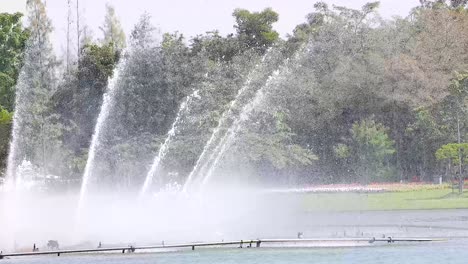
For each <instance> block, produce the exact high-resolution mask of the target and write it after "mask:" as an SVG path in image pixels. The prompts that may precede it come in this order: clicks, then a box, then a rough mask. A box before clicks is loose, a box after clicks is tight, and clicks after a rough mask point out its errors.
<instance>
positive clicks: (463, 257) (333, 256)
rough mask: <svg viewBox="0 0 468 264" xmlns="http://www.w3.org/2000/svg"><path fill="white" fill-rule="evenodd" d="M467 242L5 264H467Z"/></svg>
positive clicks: (218, 251) (199, 252) (206, 251)
mask: <svg viewBox="0 0 468 264" xmlns="http://www.w3.org/2000/svg"><path fill="white" fill-rule="evenodd" d="M467 260H468V240H467V239H454V240H450V241H446V242H430V243H416V244H397V243H395V244H380V245H376V246H366V247H339V248H243V249H239V248H235V249H234V248H224V249H200V250H195V251H190V250H189V251H175V252H165V253H133V254H83V255H64V256H60V257H56V256H38V257H21V258H14V259H5V260H2V263H4V264H20V263H24V264H27V263H35V264H46V263H47V264H55V263H70V264H85V263H141V264H146V263H158V264H164V263H170V264H178V263H194V264H196V263H200V264H201V263H203V264H205V263H269V264H274V263H328V264H333V263H372V264H377V263H380V264H386V263H392V264H394V263H412V264H418V263H424V264H426V263H452V264H457V263H467Z"/></svg>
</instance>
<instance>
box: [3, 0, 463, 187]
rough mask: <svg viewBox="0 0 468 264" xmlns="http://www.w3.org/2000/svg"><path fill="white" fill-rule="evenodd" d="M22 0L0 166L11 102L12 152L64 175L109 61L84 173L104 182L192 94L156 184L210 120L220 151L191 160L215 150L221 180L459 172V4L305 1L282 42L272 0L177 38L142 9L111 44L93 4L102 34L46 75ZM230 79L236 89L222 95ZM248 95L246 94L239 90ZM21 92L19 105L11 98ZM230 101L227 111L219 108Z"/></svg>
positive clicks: (8, 68) (206, 131) (73, 166)
mask: <svg viewBox="0 0 468 264" xmlns="http://www.w3.org/2000/svg"><path fill="white" fill-rule="evenodd" d="M28 6H29V10H30V11H31V15H30V17H29V23H28V28H27V29H25V28H24V27H23V26H22V25H21V23H20V17H21V14H13V15H10V14H0V40H1V42H0V80H1V81H0V106H1V108H0V132H1V134H0V159H1V160H2V162H0V165H1V167H2V168H4V167H5V160H6V153H7V145H8V142H9V140H10V133H9V131H10V126H11V124H10V120H11V117H12V115H11V114H10V113H9V112H11V111H13V110H15V114H16V115H20V116H21V115H22V116H24V118H23V119H22V120H23V123H21V124H18V125H17V128H16V129H22V130H28V131H29V132H28V133H27V137H24V138H20V139H19V140H22V141H23V144H22V145H23V146H27V147H25V149H23V150H21V153H16V154H15V155H17V156H16V157H15V159H16V162H17V163H20V162H21V160H22V159H28V160H30V161H32V162H33V164H34V165H35V166H37V167H40V168H43V169H44V170H45V171H46V172H47V173H52V174H57V175H63V176H65V177H71V178H79V177H80V175H81V174H82V172H83V168H84V165H85V162H86V157H87V152H88V150H89V149H88V148H89V143H90V140H91V136H92V134H93V130H94V126H95V123H96V119H97V115H98V113H99V110H100V106H101V104H102V98H103V93H104V92H105V91H106V89H107V85H108V78H110V77H112V76H113V71H114V69H115V68H116V65H118V64H119V62H120V64H121V65H120V67H121V68H122V69H121V72H120V73H121V75H120V76H119V79H118V80H119V81H118V83H117V84H116V85H117V88H118V89H116V95H115V105H113V106H112V110H111V111H112V114H111V117H110V120H109V124H108V126H109V127H108V128H107V129H106V130H105V131H106V132H105V133H104V135H103V143H102V145H101V146H100V149H99V155H98V156H99V161H98V164H99V166H98V171H99V173H100V174H103V175H111V176H109V178H108V179H105V180H110V181H113V180H114V179H115V178H119V179H126V180H121V181H119V182H121V184H124V185H125V184H129V185H130V183H129V182H130V179H131V178H137V179H138V180H137V181H139V182H141V181H142V180H143V178H144V176H145V173H146V172H147V171H148V168H149V166H150V165H151V162H152V160H153V158H154V156H155V155H156V154H157V151H158V149H159V147H160V144H161V143H162V142H163V141H164V138H165V136H166V134H167V132H168V130H169V129H170V127H171V124H172V122H173V121H174V119H175V117H176V115H177V113H178V110H179V106H180V104H181V102H182V101H184V100H185V99H184V98H186V97H187V96H189V95H190V94H192V93H193V92H194V91H197V92H196V96H194V97H193V100H192V101H191V102H190V106H189V107H188V108H187V109H185V112H183V113H181V114H182V115H183V116H182V119H183V122H182V123H181V124H180V126H179V127H178V130H177V131H176V137H175V140H174V141H173V142H172V144H171V146H170V148H169V151H168V155H167V157H166V158H165V159H164V161H163V169H162V171H160V172H158V173H159V174H160V175H164V176H161V177H159V180H160V181H167V179H168V178H171V177H172V178H173V179H175V180H178V181H180V180H183V179H184V178H185V177H186V176H187V174H188V173H189V172H190V171H191V169H192V168H193V166H194V165H195V163H196V162H197V160H198V159H199V157H200V154H201V153H202V151H203V147H204V146H205V143H206V142H207V141H208V140H209V138H210V135H211V133H212V132H213V130H214V129H215V128H216V127H217V126H218V125H219V124H221V127H220V131H224V132H226V135H228V136H226V137H225V138H224V139H223V140H225V141H226V142H227V143H226V146H228V148H226V149H220V150H216V151H215V149H213V151H215V152H214V153H216V155H214V156H213V157H211V158H210V157H208V158H207V160H206V162H210V161H215V162H219V164H220V165H219V166H218V167H217V169H219V171H222V170H224V172H229V173H224V174H225V175H227V176H228V177H229V175H231V174H232V173H233V172H234V173H241V174H243V175H250V176H252V175H257V176H258V177H255V179H256V180H259V179H260V180H263V181H266V182H288V183H290V184H297V183H299V182H327V183H328V182H364V183H369V182H374V181H401V180H403V181H404V180H414V179H420V180H424V181H430V180H432V179H433V178H435V177H437V178H438V177H439V176H443V177H444V178H445V179H446V180H449V179H451V177H458V178H459V179H460V180H461V179H462V178H463V176H464V175H465V167H466V166H467V165H468V162H466V161H465V159H466V157H465V156H466V153H465V152H466V149H467V148H466V146H465V145H466V144H467V143H464V142H465V141H466V140H467V139H466V137H467V136H468V119H467V115H466V114H467V113H466V111H467V103H468V102H467V99H468V98H467V96H466V95H467V94H468V86H467V85H468V74H467V73H466V72H467V71H468V46H467V43H468V30H467V28H468V9H466V1H448V2H447V3H446V2H444V1H421V5H420V6H417V7H415V8H414V9H413V10H412V12H411V14H410V15H409V16H408V17H406V18H394V19H391V20H384V19H382V18H381V17H380V16H379V15H378V12H377V10H378V7H379V3H378V2H372V3H368V4H366V5H364V6H363V7H362V8H361V9H359V10H354V9H349V8H346V7H341V6H332V7H330V6H328V5H327V4H326V3H323V2H319V3H316V4H315V6H314V7H315V10H314V11H313V12H312V13H310V14H309V15H308V16H307V17H306V22H305V23H303V24H300V25H298V26H297V27H296V28H295V29H294V31H293V33H292V34H291V35H290V36H288V37H287V38H286V39H281V38H280V37H279V35H278V33H277V32H276V31H274V30H273V24H274V23H275V22H277V21H278V19H279V16H278V14H277V13H276V12H275V11H273V10H272V9H269V8H267V9H265V10H263V11H261V12H250V11H248V10H244V9H236V10H234V12H233V17H234V18H235V25H234V28H235V30H236V32H235V34H230V35H228V36H225V37H224V36H221V35H220V34H219V33H218V32H217V31H216V30H214V31H212V32H208V33H206V34H204V35H198V36H195V37H193V38H192V39H190V40H189V41H188V42H189V43H190V44H189V45H187V41H185V38H184V36H182V35H180V34H178V33H165V34H160V33H159V31H158V30H156V29H155V28H154V27H153V26H152V25H151V23H150V17H149V15H147V14H145V15H143V16H142V18H141V20H140V22H139V23H138V24H137V25H136V26H135V28H134V30H133V31H132V32H131V34H130V36H129V37H128V38H127V39H128V40H129V41H128V43H126V41H125V39H126V36H125V35H124V33H123V31H122V29H121V27H120V22H119V20H118V18H117V17H116V15H115V12H114V9H113V8H112V7H111V6H107V12H108V13H107V15H106V19H105V24H104V26H103V27H102V29H103V30H102V31H103V32H102V33H103V37H102V39H101V40H100V41H93V40H91V39H90V38H89V37H88V38H87V40H86V41H85V40H83V42H86V43H84V44H83V45H81V49H80V51H79V56H78V58H77V59H76V62H75V63H74V64H73V67H72V69H71V70H67V72H66V73H63V74H62V76H58V75H57V72H59V71H58V70H57V69H58V68H60V66H59V63H58V61H57V60H56V59H55V57H54V55H53V52H52V49H51V47H50V43H49V42H48V34H49V33H50V32H51V30H52V29H51V27H50V22H49V20H48V18H47V17H46V15H45V10H44V8H45V7H44V5H43V4H42V2H41V1H40V0H29V1H28ZM28 38H29V40H28V44H27V45H26V44H25V41H26V39H28ZM25 46H27V48H26V49H25V48H24V47H25ZM125 47H127V49H126V50H127V51H126V52H124V48H125ZM33 58H41V59H40V60H37V59H36V60H35V59H33ZM22 64H24V66H23V67H22V70H21V74H19V76H20V77H19V82H18V83H16V81H17V79H18V72H19V68H20V66H21V65H22ZM67 69H68V68H67ZM15 85H16V87H17V88H16V95H17V103H16V108H15V109H13V107H14V105H13V103H12V101H13V98H14V97H15V89H14V88H13V87H15ZM244 86H249V87H251V88H249V89H247V94H246V95H245V96H244V97H240V98H238V100H237V101H236V105H233V106H232V107H231V106H230V103H231V102H232V101H233V100H234V98H236V94H237V93H238V91H239V90H240V89H242V88H243V87H244ZM262 87H263V88H264V89H260V88H262ZM257 93H260V97H258V98H260V99H256V100H257V101H255V102H251V101H249V100H252V99H254V98H257V97H256V94H257ZM32 97H34V100H32V101H34V106H33V107H32V108H31V106H24V105H22V103H23V104H24V102H25V101H26V100H27V101H28V102H29V101H30V98H32ZM23 98H26V99H23ZM21 100H23V101H21ZM230 107H231V111H232V112H231V113H230V114H232V115H234V116H240V117H241V118H239V120H237V121H236V120H235V118H233V117H232V116H227V117H226V115H223V113H226V111H228V109H230ZM23 109H27V111H26V110H23ZM30 109H33V111H30ZM223 118H224V119H226V120H223ZM26 141H27V142H26ZM46 142H47V143H46ZM213 148H214V147H213ZM39 150H40V151H39ZM211 159H212V160H211ZM456 166H458V167H456ZM448 167H450V168H449V169H448ZM455 167H456V168H458V169H454V168H455ZM207 173H212V172H207ZM455 175H458V176H455ZM250 176H249V177H250Z"/></svg>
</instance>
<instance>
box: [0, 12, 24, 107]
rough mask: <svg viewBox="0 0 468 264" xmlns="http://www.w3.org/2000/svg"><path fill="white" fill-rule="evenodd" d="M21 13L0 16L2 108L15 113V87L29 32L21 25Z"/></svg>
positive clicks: (0, 87)
mask: <svg viewBox="0 0 468 264" xmlns="http://www.w3.org/2000/svg"><path fill="white" fill-rule="evenodd" d="M22 16H23V15H22V14H21V13H15V14H8V13H1V14H0V106H3V107H4V108H5V109H6V110H8V111H13V108H14V102H15V91H14V87H15V84H16V81H17V79H18V74H19V70H20V68H21V65H22V59H23V51H24V48H25V47H26V40H27V39H28V36H29V32H28V30H26V29H25V28H23V25H22V23H21V18H22Z"/></svg>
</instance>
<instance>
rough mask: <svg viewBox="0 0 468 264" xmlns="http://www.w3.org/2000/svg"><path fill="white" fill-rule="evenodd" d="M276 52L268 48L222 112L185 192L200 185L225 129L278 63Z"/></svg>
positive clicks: (187, 180) (192, 172) (184, 189)
mask: <svg viewBox="0 0 468 264" xmlns="http://www.w3.org/2000/svg"><path fill="white" fill-rule="evenodd" d="M276 52H278V51H277V50H275V49H273V48H270V49H268V50H267V52H266V53H265V54H264V55H263V57H262V59H261V61H260V62H259V63H257V64H256V65H255V67H254V68H253V69H252V70H251V71H250V73H249V75H248V76H247V78H246V81H245V83H244V85H243V86H242V87H241V88H240V89H239V90H238V92H237V95H236V96H235V97H234V99H233V100H232V101H231V102H230V104H229V107H228V109H227V110H226V111H224V113H223V114H222V116H221V118H220V120H219V121H218V125H217V126H216V128H215V129H214V130H213V132H212V133H211V136H210V138H209V139H208V141H207V142H206V144H205V146H204V147H203V151H202V153H201V154H200V156H199V158H198V160H197V162H196V163H195V166H194V167H193V169H192V171H191V172H190V173H189V175H188V177H187V179H186V182H185V184H184V188H183V191H184V192H187V191H190V189H192V191H193V189H194V186H198V183H199V182H198V180H199V179H198V177H199V175H201V174H204V173H205V172H206V171H205V170H206V168H207V166H208V165H209V164H210V162H211V161H212V159H213V158H214V155H215V153H216V151H215V148H216V146H218V145H219V141H220V139H222V138H223V133H225V129H227V128H229V127H230V126H231V125H232V123H233V122H234V121H235V119H236V118H237V115H238V112H239V111H240V110H241V109H242V106H243V105H245V104H246V103H247V102H248V101H249V100H250V99H251V98H252V96H253V95H254V94H255V92H256V91H257V89H259V88H260V87H261V85H262V83H263V82H264V80H265V79H266V78H269V77H268V76H269V74H270V73H271V71H272V68H274V67H275V65H276V64H275V63H272V61H275V59H277V57H276V56H278V54H276Z"/></svg>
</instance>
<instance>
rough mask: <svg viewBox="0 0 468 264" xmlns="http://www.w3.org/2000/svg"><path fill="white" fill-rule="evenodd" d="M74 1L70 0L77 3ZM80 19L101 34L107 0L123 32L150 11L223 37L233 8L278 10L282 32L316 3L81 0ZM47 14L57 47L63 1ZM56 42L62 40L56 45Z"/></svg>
mask: <svg viewBox="0 0 468 264" xmlns="http://www.w3.org/2000/svg"><path fill="white" fill-rule="evenodd" d="M75 1H76V0H72V2H73V3H75ZM79 1H80V2H79V3H80V13H81V17H82V18H81V20H80V23H86V24H87V25H88V26H89V27H90V28H91V29H92V31H93V33H94V35H95V37H97V38H99V37H100V33H101V32H100V30H99V26H100V25H101V24H102V22H103V20H104V14H105V4H106V3H107V2H109V3H111V4H112V5H113V6H114V7H115V9H116V13H117V15H118V16H119V17H120V20H121V22H122V26H123V28H124V30H125V32H126V33H128V32H130V30H131V29H132V27H133V26H134V24H135V23H136V22H137V21H138V18H139V17H140V15H141V14H142V13H144V12H145V11H146V12H148V13H149V14H151V16H152V21H153V23H154V25H156V26H157V27H159V28H160V29H161V31H162V32H173V31H176V30H177V31H179V32H180V33H183V34H184V35H185V36H186V37H190V36H194V35H197V34H202V33H205V32H206V31H211V30H213V29H218V30H219V31H220V32H221V33H222V34H223V35H224V34H227V33H231V32H233V31H234V29H233V24H234V19H233V18H232V16H231V14H232V11H233V10H234V9H235V8H238V7H240V8H246V9H249V10H251V11H260V10H262V9H264V8H265V7H271V8H273V10H275V11H276V12H278V13H279V22H278V23H276V24H275V26H274V27H275V29H276V30H277V31H278V32H279V33H280V34H281V36H285V35H286V34H287V33H290V32H292V30H293V29H294V27H295V26H296V25H297V24H299V23H302V22H304V21H305V16H306V14H308V13H310V12H311V11H313V5H314V3H315V2H317V1H314V0H312V1H307V0H169V1H167V0H164V1H163V0H79ZM370 1H371V0H348V1H346V0H327V1H325V2H327V3H329V4H330V5H331V4H335V5H343V6H348V7H352V8H360V7H361V6H362V5H364V4H365V3H367V2H370ZM380 2H381V6H380V14H382V16H383V17H386V18H390V17H392V16H394V15H399V16H406V15H407V14H408V12H409V11H410V9H411V8H412V7H415V6H416V5H418V3H419V1H418V0H381V1H380ZM46 3H47V7H48V13H49V16H50V17H51V19H52V21H53V24H54V28H55V32H54V36H53V40H54V43H56V47H55V48H56V49H57V50H58V51H59V50H61V49H62V46H63V44H62V43H64V39H65V32H66V31H65V29H66V16H67V0H46ZM25 5H26V0H0V12H16V11H20V12H23V13H24V12H25ZM57 43H60V44H58V45H57Z"/></svg>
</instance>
